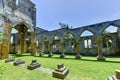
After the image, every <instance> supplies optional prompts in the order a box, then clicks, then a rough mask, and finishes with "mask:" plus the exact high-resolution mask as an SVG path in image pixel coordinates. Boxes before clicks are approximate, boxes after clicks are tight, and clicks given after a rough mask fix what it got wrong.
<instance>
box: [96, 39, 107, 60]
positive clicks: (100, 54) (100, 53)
mask: <svg viewBox="0 0 120 80" xmlns="http://www.w3.org/2000/svg"><path fill="white" fill-rule="evenodd" d="M97 47H98V56H97V59H98V60H105V57H104V56H103V54H102V37H97Z"/></svg>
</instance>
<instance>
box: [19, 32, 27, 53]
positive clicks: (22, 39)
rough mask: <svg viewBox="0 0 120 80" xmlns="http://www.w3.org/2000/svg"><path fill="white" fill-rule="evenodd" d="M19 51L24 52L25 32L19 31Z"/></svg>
mask: <svg viewBox="0 0 120 80" xmlns="http://www.w3.org/2000/svg"><path fill="white" fill-rule="evenodd" d="M20 37H21V38H20V43H21V53H22V54H23V53H25V52H26V33H22V32H21V33H20Z"/></svg>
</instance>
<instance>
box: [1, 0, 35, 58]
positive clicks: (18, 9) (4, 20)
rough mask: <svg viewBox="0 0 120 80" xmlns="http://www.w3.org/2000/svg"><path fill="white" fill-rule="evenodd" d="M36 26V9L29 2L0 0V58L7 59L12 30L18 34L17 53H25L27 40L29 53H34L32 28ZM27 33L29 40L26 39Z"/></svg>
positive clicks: (28, 0)
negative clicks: (27, 41)
mask: <svg viewBox="0 0 120 80" xmlns="http://www.w3.org/2000/svg"><path fill="white" fill-rule="evenodd" d="M35 26H36V8H35V4H34V3H32V2H31V1H30V0H0V33H1V37H0V43H1V44H0V58H1V59H4V58H7V57H8V54H9V52H10V37H11V31H12V29H13V28H14V29H16V30H17V31H18V33H19V35H20V36H19V38H18V39H19V42H18V45H17V49H16V51H17V53H24V52H26V48H27V43H26V40H29V41H30V43H31V45H29V48H30V50H31V53H35V52H34V50H35V49H34V27H35ZM27 33H29V36H30V37H29V38H28V39H27Z"/></svg>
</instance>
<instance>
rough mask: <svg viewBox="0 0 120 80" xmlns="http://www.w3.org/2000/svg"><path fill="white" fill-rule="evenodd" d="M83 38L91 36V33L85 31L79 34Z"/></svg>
mask: <svg viewBox="0 0 120 80" xmlns="http://www.w3.org/2000/svg"><path fill="white" fill-rule="evenodd" d="M84 36H93V33H92V32H90V31H88V30H85V31H84V32H83V33H82V34H81V37H84Z"/></svg>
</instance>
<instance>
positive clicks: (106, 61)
mask: <svg viewBox="0 0 120 80" xmlns="http://www.w3.org/2000/svg"><path fill="white" fill-rule="evenodd" d="M35 57H39V56H35ZM41 58H52V59H64V60H76V61H90V62H105V63H120V61H108V60H97V59H96V60H91V59H75V58H66V57H65V58H60V57H54V56H53V57H48V56H42V57H41Z"/></svg>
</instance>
